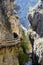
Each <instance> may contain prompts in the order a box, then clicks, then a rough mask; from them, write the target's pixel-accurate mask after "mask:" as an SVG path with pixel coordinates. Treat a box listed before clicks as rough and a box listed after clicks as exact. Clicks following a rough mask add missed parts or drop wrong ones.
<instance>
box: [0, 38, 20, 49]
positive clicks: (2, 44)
mask: <svg viewBox="0 0 43 65" xmlns="http://www.w3.org/2000/svg"><path fill="white" fill-rule="evenodd" d="M19 43H20V39H17V40H0V48H3V47H12V46H15V45H17V44H19Z"/></svg>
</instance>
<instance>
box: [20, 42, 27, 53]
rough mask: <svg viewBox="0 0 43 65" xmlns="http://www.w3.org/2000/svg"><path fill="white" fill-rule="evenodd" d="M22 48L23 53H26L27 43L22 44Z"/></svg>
mask: <svg viewBox="0 0 43 65" xmlns="http://www.w3.org/2000/svg"><path fill="white" fill-rule="evenodd" d="M21 47H22V48H23V52H24V53H26V49H27V42H26V41H22V42H21Z"/></svg>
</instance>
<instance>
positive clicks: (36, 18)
mask: <svg viewBox="0 0 43 65" xmlns="http://www.w3.org/2000/svg"><path fill="white" fill-rule="evenodd" d="M28 20H29V22H30V30H31V31H29V36H30V41H32V45H33V52H34V54H36V56H38V58H39V59H38V63H41V65H43V63H42V62H41V61H43V60H42V58H43V0H39V2H38V4H36V6H35V7H33V8H31V9H30V10H29V12H28Z"/></svg>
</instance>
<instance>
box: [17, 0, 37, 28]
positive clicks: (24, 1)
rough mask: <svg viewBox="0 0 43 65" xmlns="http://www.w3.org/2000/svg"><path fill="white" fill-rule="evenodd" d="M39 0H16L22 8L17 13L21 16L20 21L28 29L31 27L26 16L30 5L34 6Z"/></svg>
mask: <svg viewBox="0 0 43 65" xmlns="http://www.w3.org/2000/svg"><path fill="white" fill-rule="evenodd" d="M37 1H38V0H16V4H17V5H19V6H20V10H19V11H18V10H17V13H18V15H19V17H20V23H22V24H23V25H24V26H25V27H26V28H27V29H28V28H29V22H28V20H27V18H26V16H27V12H28V10H29V7H33V6H34V5H35V4H36V3H37Z"/></svg>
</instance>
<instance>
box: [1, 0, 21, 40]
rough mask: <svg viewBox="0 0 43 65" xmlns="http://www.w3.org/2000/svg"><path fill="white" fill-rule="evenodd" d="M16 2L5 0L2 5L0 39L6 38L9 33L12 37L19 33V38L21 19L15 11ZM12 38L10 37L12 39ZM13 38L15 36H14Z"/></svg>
mask: <svg viewBox="0 0 43 65" xmlns="http://www.w3.org/2000/svg"><path fill="white" fill-rule="evenodd" d="M14 1H15V0H13V1H12V0H3V1H2V3H1V4H0V38H1V39H4V38H6V35H7V34H8V33H9V31H10V33H9V34H11V36H12V35H13V33H14V32H15V33H17V34H18V35H19V36H20V34H19V17H18V15H17V12H16V11H15V10H14V4H15V3H14ZM11 36H10V37H11ZM12 37H13V36H12Z"/></svg>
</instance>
